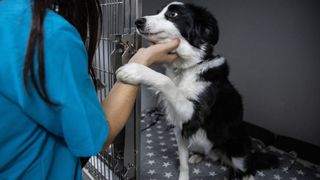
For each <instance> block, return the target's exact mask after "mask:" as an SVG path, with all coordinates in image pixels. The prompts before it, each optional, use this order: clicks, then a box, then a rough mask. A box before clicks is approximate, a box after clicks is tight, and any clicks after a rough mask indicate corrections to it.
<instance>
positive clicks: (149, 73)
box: [116, 63, 194, 129]
mask: <svg viewBox="0 0 320 180" xmlns="http://www.w3.org/2000/svg"><path fill="white" fill-rule="evenodd" d="M116 74H117V79H118V80H120V81H124V82H126V83H130V84H135V85H137V84H144V85H147V86H149V87H151V88H153V89H155V90H156V91H158V92H160V93H161V95H162V96H163V97H164V99H165V101H166V102H167V103H168V105H170V107H172V108H173V110H174V112H175V114H174V117H171V119H174V120H175V121H176V123H175V124H176V126H178V128H179V129H182V124H183V123H185V122H187V121H188V120H190V119H191V117H192V115H193V111H194V108H193V103H192V102H191V101H189V100H188V99H187V98H186V97H185V95H184V93H182V92H181V91H180V90H179V89H178V88H177V87H176V85H175V84H174V83H173V82H172V81H171V79H170V78H169V77H167V76H165V75H163V74H161V73H158V72H156V71H154V70H152V69H150V68H148V67H146V66H144V65H141V64H137V63H129V64H126V65H124V66H122V67H120V68H119V69H118V70H117V72H116Z"/></svg>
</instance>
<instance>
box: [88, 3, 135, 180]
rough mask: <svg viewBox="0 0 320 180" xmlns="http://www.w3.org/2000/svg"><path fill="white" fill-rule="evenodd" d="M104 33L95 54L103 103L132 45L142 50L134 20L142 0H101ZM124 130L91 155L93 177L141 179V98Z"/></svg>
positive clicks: (91, 176)
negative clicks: (108, 144)
mask: <svg viewBox="0 0 320 180" xmlns="http://www.w3.org/2000/svg"><path fill="white" fill-rule="evenodd" d="M101 9H102V19H103V23H102V36H101V39H100V41H99V46H98V48H97V51H96V54H95V61H94V67H95V73H96V76H97V87H98V96H99V99H100V101H101V102H102V101H103V100H104V99H105V98H106V96H107V94H108V92H109V91H110V89H111V88H112V86H113V84H114V83H115V81H116V79H115V71H116V69H117V68H118V67H120V66H121V65H122V63H123V56H124V53H125V52H127V49H129V47H131V48H133V49H138V47H140V44H141V42H140V39H139V38H137V36H136V34H135V28H134V21H135V19H136V18H137V17H138V16H140V15H141V0H101ZM137 99H138V100H137V102H136V105H135V108H134V111H133V113H132V114H131V116H130V119H129V122H128V124H127V126H126V127H125V128H124V130H123V131H122V132H121V133H120V134H119V136H118V137H117V138H116V139H115V141H114V143H113V144H112V145H110V147H109V149H108V150H106V151H104V152H102V153H100V154H98V155H97V156H95V157H92V158H90V160H89V161H88V163H87V164H86V166H85V168H84V172H85V173H86V174H88V175H89V176H88V177H90V178H93V179H108V180H115V179H139V177H138V176H139V173H138V172H139V164H138V162H139V158H138V155H139V137H140V135H139V130H138V129H139V127H140V124H139V122H140V121H139V115H140V101H139V99H140V98H137Z"/></svg>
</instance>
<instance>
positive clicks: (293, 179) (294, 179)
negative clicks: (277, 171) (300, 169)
mask: <svg viewBox="0 0 320 180" xmlns="http://www.w3.org/2000/svg"><path fill="white" fill-rule="evenodd" d="M290 180H298V179H297V178H296V177H291V178H290Z"/></svg>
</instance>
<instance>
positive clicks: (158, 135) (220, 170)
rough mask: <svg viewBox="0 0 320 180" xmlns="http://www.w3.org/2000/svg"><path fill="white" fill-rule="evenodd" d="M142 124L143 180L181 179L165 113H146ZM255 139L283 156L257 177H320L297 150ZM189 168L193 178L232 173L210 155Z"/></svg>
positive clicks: (271, 179) (284, 179) (259, 147)
mask: <svg viewBox="0 0 320 180" xmlns="http://www.w3.org/2000/svg"><path fill="white" fill-rule="evenodd" d="M141 126H142V128H141V129H142V130H141V131H142V132H141V136H142V137H141V162H140V163H141V180H167V179H168V180H169V179H178V175H179V168H178V167H179V160H178V155H177V150H178V147H177V144H176V140H175V136H174V133H173V130H172V127H171V126H169V125H168V124H167V123H166V121H165V118H164V116H163V114H162V113H161V112H159V111H157V110H152V111H148V112H147V113H144V114H143V118H142V120H141ZM253 142H254V148H255V149H256V150H259V151H262V152H266V151H268V152H271V153H274V154H276V155H278V156H279V160H280V167H279V168H277V169H268V170H263V171H258V172H257V174H256V175H255V179H257V180H260V179H261V180H262V179H268V180H300V179H303V180H309V179H310V180H313V179H319V180H320V172H319V167H318V166H316V165H313V164H311V163H308V162H305V161H301V160H300V159H299V158H298V157H297V154H296V153H294V152H291V153H286V152H283V151H281V150H279V149H276V148H273V147H266V146H264V144H263V143H262V142H260V141H258V140H255V139H253ZM302 162H303V163H302ZM189 169H190V172H189V173H190V179H191V180H209V179H218V180H219V179H224V177H225V176H227V173H228V172H227V171H228V168H227V167H226V166H224V165H222V164H221V163H219V162H212V161H210V160H209V159H204V160H203V161H202V162H200V163H198V164H194V165H190V166H189Z"/></svg>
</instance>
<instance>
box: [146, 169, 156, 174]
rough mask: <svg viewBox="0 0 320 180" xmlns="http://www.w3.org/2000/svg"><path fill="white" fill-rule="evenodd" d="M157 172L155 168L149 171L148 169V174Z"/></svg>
mask: <svg viewBox="0 0 320 180" xmlns="http://www.w3.org/2000/svg"><path fill="white" fill-rule="evenodd" d="M155 173H156V171H155V170H154V169H152V170H151V169H150V170H149V171H148V174H151V175H153V174H155Z"/></svg>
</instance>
